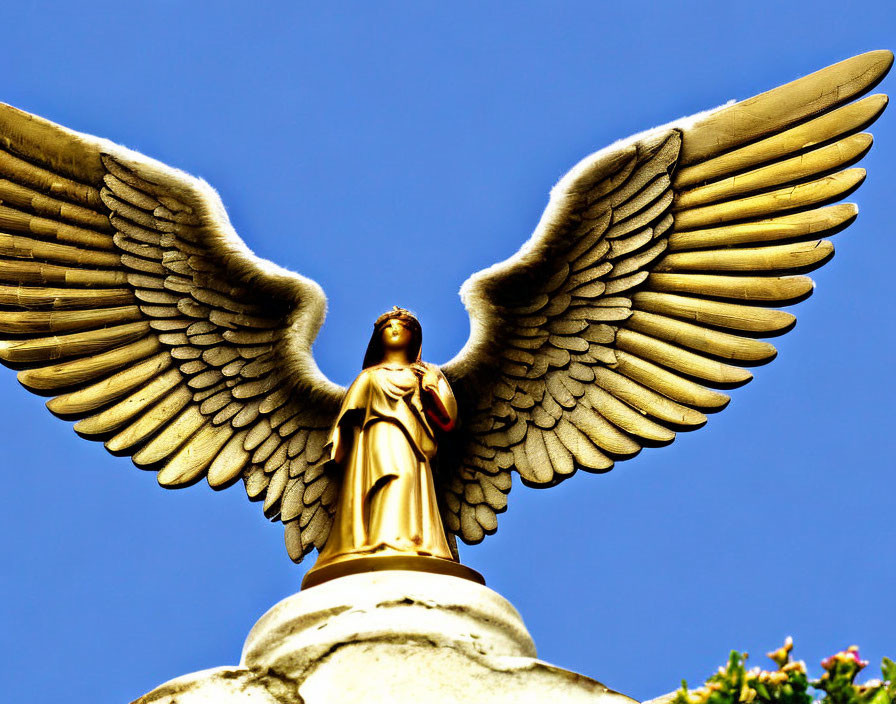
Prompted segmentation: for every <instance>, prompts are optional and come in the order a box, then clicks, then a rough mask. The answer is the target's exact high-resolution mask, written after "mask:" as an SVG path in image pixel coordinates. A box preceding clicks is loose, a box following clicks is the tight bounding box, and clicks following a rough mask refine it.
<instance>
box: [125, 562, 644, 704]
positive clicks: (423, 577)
mask: <svg viewBox="0 0 896 704" xmlns="http://www.w3.org/2000/svg"><path fill="white" fill-rule="evenodd" d="M598 701H600V702H601V703H602V704H631V703H632V702H633V701H634V700H632V699H630V698H629V697H626V696H623V695H621V694H618V693H616V692H613V691H611V690H609V689H607V688H606V687H604V686H603V685H602V684H600V683H599V682H596V681H595V680H592V679H589V678H588V677H584V676H583V675H579V674H576V673H574V672H569V671H568V670H563V669H561V668H559V667H555V666H553V665H549V664H548V663H546V662H542V661H540V660H538V659H536V653H535V644H534V643H533V642H532V638H531V637H530V636H529V633H528V631H526V627H525V626H524V625H523V621H522V619H521V618H520V616H519V614H518V613H517V612H516V609H514V608H513V606H512V605H511V604H510V603H509V602H508V601H507V600H506V599H504V598H503V597H502V596H501V595H500V594H497V593H496V592H494V591H492V590H491V589H488V588H487V587H484V586H482V585H479V584H476V583H474V582H471V581H468V580H465V579H460V578H458V577H451V576H445V575H437V574H427V573H422V572H409V571H403V570H391V571H384V572H371V573H366V574H356V575H351V576H348V577H341V578H339V579H335V580H332V581H330V582H326V583H325V584H322V585H320V586H317V587H313V588H311V589H306V590H304V591H302V592H299V593H298V594H294V595H293V596H291V597H288V598H286V599H284V600H283V601H281V602H280V603H279V604H277V605H276V606H274V607H273V608H272V609H271V610H270V611H268V612H267V613H266V614H265V615H264V616H262V617H261V619H260V620H259V621H258V623H256V624H255V626H254V627H253V628H252V630H251V631H250V633H249V637H248V638H247V639H246V643H245V645H244V646H243V655H242V659H241V662H240V665H239V666H238V667H219V668H214V669H211V670H203V671H201V672H196V673H194V674H191V675H186V676H184V677H179V678H177V679H175V680H171V681H170V682H167V683H165V684H163V685H162V686H160V687H158V688H157V689H154V690H153V691H152V692H150V693H149V694H146V695H144V696H143V697H141V698H140V699H138V700H137V701H136V702H135V703H134V704H200V703H201V704H324V703H327V704H335V703H339V704H342V703H344V702H345V703H350V702H364V703H365V704H372V703H374V702H383V703H386V702H388V703H389V704H403V703H405V702H414V703H415V704H416V703H419V702H439V703H441V702H458V703H460V702H463V703H464V704H471V703H472V702H489V703H490V704H491V703H498V702H501V703H504V702H507V703H508V704H509V703H510V702H514V704H523V703H527V702H533V703H534V702H538V704H544V703H545V702H557V703H559V702H564V703H565V702H598Z"/></svg>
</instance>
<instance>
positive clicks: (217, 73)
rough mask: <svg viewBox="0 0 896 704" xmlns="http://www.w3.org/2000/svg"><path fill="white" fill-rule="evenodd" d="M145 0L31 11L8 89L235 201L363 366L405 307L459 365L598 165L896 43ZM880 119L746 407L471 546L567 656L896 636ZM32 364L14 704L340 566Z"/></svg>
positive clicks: (824, 25)
mask: <svg viewBox="0 0 896 704" xmlns="http://www.w3.org/2000/svg"><path fill="white" fill-rule="evenodd" d="M136 5H137V4H136V3H133V4H131V3H120V2H114V3H113V2H107V1H105V0H103V1H95V2H91V3H89V4H83V3H58V4H51V3H46V4H37V3H23V2H19V3H9V4H7V5H6V6H5V7H4V10H3V17H4V33H3V41H2V42H0V66H2V67H3V70H2V72H0V100H2V101H4V102H8V103H11V104H13V105H16V106H18V107H21V108H23V109H25V110H29V111H32V112H36V113H39V114H41V115H44V116H46V117H48V118H50V119H52V120H55V121H57V122H60V123H62V124H65V125H68V126H70V127H73V128H75V129H78V130H81V131H85V132H90V133H93V134H98V135H102V136H105V137H108V138H111V139H113V140H116V141H118V142H121V143H123V144H126V145H127V146H129V147H132V148H135V149H138V150H140V151H142V152H144V153H146V154H149V155H151V156H154V157H156V158H158V159H161V160H163V161H165V162H167V163H169V164H172V165H174V166H178V167H180V168H182V169H185V170H187V171H190V172H193V173H195V174H198V175H201V176H203V177H204V178H206V179H207V180H208V181H209V182H210V183H212V185H214V186H215V187H217V188H218V189H219V190H220V192H221V195H222V197H223V200H224V202H225V204H226V205H227V206H228V208H229V211H230V215H231V218H232V220H233V222H234V225H235V227H236V229H237V231H238V232H239V233H240V234H241V235H242V237H243V238H244V239H245V240H246V241H247V242H248V243H249V245H250V246H251V247H252V248H253V249H255V250H256V251H257V252H258V253H259V254H261V255H262V256H265V257H268V258H270V259H273V260H275V261H276V262H278V263H279V264H282V265H284V266H287V267H290V268H293V269H295V270H297V271H299V272H301V273H303V274H305V275H307V276H310V277H313V278H314V279H316V280H317V281H318V282H320V283H321V284H322V286H323V287H324V289H325V290H326V291H327V294H328V296H329V297H330V315H329V318H328V320H327V323H326V325H325V326H324V329H323V332H322V335H321V337H320V339H319V343H318V345H317V346H316V354H317V359H318V360H319V362H320V365H321V367H322V368H323V370H324V371H325V372H326V373H327V374H329V375H330V376H331V378H333V379H334V380H336V381H339V382H341V383H346V382H348V381H350V380H351V378H352V377H353V375H354V374H355V373H356V371H357V370H358V367H359V364H360V360H361V355H362V352H363V348H364V344H365V342H366V339H367V335H368V332H369V327H370V324H371V322H372V320H373V319H374V317H375V316H376V315H377V314H378V313H379V312H381V311H382V310H384V309H386V308H388V307H390V306H391V305H393V304H400V305H403V306H407V307H410V308H413V309H415V310H416V311H418V312H419V314H420V317H421V319H422V321H423V325H424V331H425V337H424V354H425V356H426V358H427V359H429V360H432V361H435V362H443V361H446V360H447V359H448V358H450V357H451V356H453V355H454V353H455V352H456V351H457V350H458V349H459V348H460V346H461V345H462V344H463V341H464V339H465V336H466V334H467V331H468V327H467V318H466V313H465V312H464V310H463V308H462V306H461V304H460V301H459V299H458V297H457V293H456V292H457V289H458V288H459V286H460V284H461V283H462V282H463V280H464V279H465V278H466V277H467V276H468V275H469V274H470V273H472V272H474V271H476V270H479V269H481V268H484V267H486V266H488V265H490V264H492V263H493V262H495V261H498V260H499V259H503V258H505V257H506V256H508V255H509V254H511V253H512V252H513V251H515V250H516V249H517V248H518V247H519V245H520V244H521V243H522V242H523V241H524V240H525V239H526V238H527V237H528V236H529V234H530V232H531V230H532V228H533V227H534V225H535V223H536V222H537V220H538V217H539V215H540V213H541V210H542V209H543V207H544V205H545V203H546V199H547V193H548V190H549V189H550V187H551V185H552V184H553V183H554V182H555V181H556V180H557V179H558V178H559V177H560V176H562V175H563V173H564V172H565V171H566V170H567V169H568V168H569V167H570V166H572V165H573V164H574V163H575V162H576V161H578V160H579V159H580V158H581V157H583V156H584V155H586V154H587V153H589V152H591V151H593V150H596V149H598V148H600V147H603V146H604V145H606V144H609V143H610V142H612V141H614V140H616V139H618V138H621V137H625V136H627V135H630V134H633V133H635V132H638V131H641V130H643V129H645V128H648V127H651V126H653V125H655V124H659V123H663V122H667V121H669V120H671V119H674V118H676V117H679V116H682V115H686V114H691V113H694V112H697V111H699V110H703V109H706V108H709V107H712V106H715V105H718V104H720V103H722V102H724V101H726V100H728V99H730V98H746V97H749V96H750V95H753V94H755V93H757V92H760V91H762V90H765V89H768V88H771V87H773V86H775V85H778V84H780V83H783V82H786V81H788V80H791V79H793V78H795V77H797V76H799V75H802V74H805V73H808V72H810V71H812V70H815V69H818V68H821V67H823V66H825V65H827V64H830V63H833V62H835V61H838V60H840V59H843V58H846V57H848V56H851V55H853V54H856V53H860V52H862V51H866V50H869V49H876V48H890V49H893V48H896V8H894V6H893V3H892V0H883V1H880V2H862V3H859V4H852V5H850V4H848V3H845V2H842V1H840V2H824V1H820V0H799V1H795V2H789V3H764V2H753V3H725V2H702V3H662V4H659V3H656V4H654V3H644V2H625V3H621V2H614V3H598V2H593V1H591V2H579V3H573V2H563V3H549V2H541V3H531V2H519V3H467V2H456V3H441V4H437V3H430V2H426V3H412V2H404V3H395V2H381V3H376V4H373V3H360V2H359V3H329V4H326V5H329V6H331V7H332V6H335V7H336V8H337V9H301V8H308V7H310V3H293V2H276V3H254V4H251V5H250V3H224V2H217V3H199V2H194V3H180V2H177V3H175V2H154V3H151V4H150V3H146V4H144V7H143V8H142V9H138V8H137V7H136ZM374 5H375V6H376V9H373V8H374ZM449 6H450V8H451V9H448V8H449ZM250 7H253V9H251V10H250V9H249V8H250ZM894 86H896V83H894V79H893V78H892V77H891V78H890V79H889V80H888V81H887V82H885V83H884V84H883V86H882V88H881V90H884V91H886V90H887V89H888V88H889V89H890V90H891V91H894V92H896V88H894ZM873 132H874V134H875V137H876V145H875V147H874V149H873V150H872V152H871V154H870V156H869V157H868V158H866V159H865V161H864V163H863V165H864V166H865V167H866V168H867V169H868V170H869V178H868V181H867V182H866V184H865V185H864V186H863V187H862V188H861V189H860V190H859V192H858V193H857V194H856V195H855V196H854V199H855V200H856V201H857V202H858V203H859V204H860V206H861V210H862V212H861V214H860V216H859V219H858V221H857V223H856V224H855V225H854V226H853V227H851V228H850V229H849V230H848V231H846V232H844V233H842V234H840V235H838V236H837V237H836V238H835V244H836V245H837V250H838V254H837V257H835V259H834V260H833V261H832V262H831V263H830V264H828V265H827V266H826V267H825V268H824V269H822V270H820V271H818V272H816V274H815V275H814V277H815V279H816V281H817V283H818V288H817V290H816V293H815V295H814V296H813V298H811V299H810V300H809V301H807V302H805V303H802V304H800V305H799V306H797V307H796V309H795V312H796V313H797V314H798V316H799V323H798V325H797V328H796V330H794V332H793V333H791V334H790V335H788V336H786V337H784V338H779V340H778V343H779V349H780V355H779V357H778V359H777V360H776V361H775V362H773V363H772V364H771V365H770V366H768V367H765V368H762V369H759V370H757V373H756V380H755V381H754V382H753V383H751V384H750V385H748V386H747V387H745V388H743V389H740V390H738V391H736V392H735V393H734V401H733V402H732V404H731V406H730V407H729V409H728V410H727V411H725V412H724V413H722V414H720V415H718V416H715V417H713V418H711V420H710V422H709V424H708V425H707V427H706V428H704V429H703V430H700V431H698V432H696V433H692V434H690V435H686V436H682V437H681V438H680V439H679V440H678V441H677V442H676V443H675V444H674V445H673V446H671V447H668V448H664V449H660V450H649V451H645V452H644V453H643V454H642V455H641V456H639V457H637V458H636V459H634V460H632V461H629V462H626V463H624V464H621V465H620V466H619V467H618V468H617V469H616V470H615V471H613V472H611V473H610V474H608V475H604V476H590V475H580V476H576V477H575V478H573V479H572V480H571V481H569V482H568V483H566V484H564V485H562V486H561V487H559V488H556V489H552V490H550V491H542V492H537V491H534V490H530V489H526V488H523V487H522V486H521V485H515V488H514V490H513V492H512V494H511V497H510V507H509V511H508V512H507V513H506V514H505V515H504V516H502V517H501V519H500V524H499V531H498V534H497V535H496V536H494V537H491V538H489V539H487V540H486V541H485V542H484V543H483V544H482V545H480V546H478V547H474V548H467V549H464V550H463V553H462V557H463V560H464V561H465V562H467V563H469V564H470V565H472V566H473V567H475V568H476V569H478V570H480V571H481V572H482V573H483V574H484V575H485V576H486V578H487V580H488V582H489V584H490V586H491V587H493V588H494V589H496V590H497V591H499V592H500V593H502V594H503V595H504V596H506V597H507V598H509V599H510V600H511V601H512V602H513V603H514V604H515V605H516V607H517V608H518V609H519V610H520V611H521V613H522V615H523V617H524V619H525V620H526V623H527V624H528V626H529V628H530V630H531V632H532V634H533V636H534V637H535V640H536V643H537V645H538V647H539V653H540V655H541V657H542V658H544V659H545V660H548V661H551V662H553V663H556V664H558V665H561V666H564V667H568V668H570V669H574V670H578V671H580V672H583V673H585V674H588V675H590V676H592V677H595V678H597V679H599V680H601V681H603V682H604V683H606V684H607V685H609V686H611V687H613V688H616V689H618V690H620V691H622V692H625V693H627V694H630V695H632V696H634V697H636V698H639V699H646V698H649V697H651V696H655V695H659V694H662V693H664V692H667V691H669V690H671V689H673V688H675V687H676V686H677V685H678V683H679V681H680V679H681V678H682V677H686V678H688V679H689V680H691V681H692V682H697V681H698V680H700V679H702V678H703V677H704V676H705V675H707V674H709V673H710V672H711V671H712V670H713V669H714V668H715V666H716V665H718V664H720V663H721V662H722V661H723V660H724V659H725V657H726V654H727V651H728V650H729V649H730V648H739V649H743V650H748V651H749V652H750V653H752V654H753V660H754V661H756V662H761V661H762V659H763V658H762V656H761V654H762V653H763V652H765V651H766V650H769V649H772V648H774V647H776V646H777V645H778V644H780V642H781V641H782V639H783V638H784V637H785V636H786V635H788V634H792V635H793V636H794V637H795V639H796V643H797V654H798V655H799V656H802V657H805V658H806V659H807V660H809V662H810V665H811V666H812V667H813V668H816V669H817V663H818V660H819V659H820V658H821V657H822V656H823V655H825V654H828V653H830V652H833V651H834V650H836V649H839V648H841V647H844V646H847V645H849V644H851V643H854V642H855V643H859V644H860V645H862V646H863V648H864V654H865V655H867V656H870V658H871V659H872V661H874V662H875V664H876V662H879V661H880V658H881V656H882V655H889V656H891V657H892V656H894V655H896V636H894V631H893V624H894V623H896V599H894V598H893V595H894V593H896V521H894V520H893V515H894V514H893V504H894V496H896V476H894V464H896V463H894V459H893V458H894V454H896V442H894V432H893V419H894V397H896V385H894V382H893V373H892V362H893V354H892V349H893V344H894V340H896V334H894V333H896V330H894V315H893V312H892V308H891V306H892V303H891V302H892V301H893V298H894V296H893V287H892V281H893V278H894V277H893V274H892V272H893V267H894V265H896V235H894V230H893V217H892V210H891V209H892V207H893V202H894V199H893V189H894V186H896V166H894V164H896V113H894V112H892V111H891V113H890V114H885V115H884V116H883V118H882V119H881V120H880V121H879V122H878V124H877V125H876V126H875V127H874V129H873ZM0 372H2V373H0V399H2V402H0V470H2V476H3V478H4V489H3V492H2V495H0V535H2V536H3V538H2V543H0V544H2V546H3V553H2V568H0V604H2V606H0V634H2V635H3V638H2V641H0V671H2V672H3V675H2V681H3V684H2V685H0V691H2V690H5V692H4V693H3V694H2V695H0V698H2V699H3V700H4V701H10V702H12V701H27V702H30V703H31V704H43V703H44V702H57V701H60V700H61V699H64V700H65V701H66V702H67V703H71V704H80V703H81V702H85V703H86V702H96V701H102V702H126V701H130V700H131V699H133V698H135V697H137V696H138V695H140V694H142V693H144V692H146V691H148V690H149V689H151V688H153V687H155V686H156V685H158V684H160V683H161V682H163V681H164V680H167V679H169V678H172V677H175V676H179V675H181V674H185V673H187V672H191V671H194V670H198V669H202V668H206V667H212V666H216V665H223V664H233V663H236V662H237V660H238V658H239V652H240V648H241V645H242V642H243V638H244V637H245V635H246V633H247V632H248V629H249V628H250V626H251V625H252V623H254V621H255V620H256V619H257V618H258V617H259V616H260V615H261V614H262V613H263V612H264V611H265V610H266V609H267V608H268V607H270V606H271V605H273V604H274V603H275V602H277V601H278V600H279V599H281V598H283V597H285V596H287V595H289V594H291V593H292V592H294V591H295V590H296V589H297V588H298V585H299V582H300V579H301V576H302V573H303V570H304V569H305V568H306V567H307V566H308V565H307V563H306V564H305V565H302V566H301V567H299V568H297V567H295V566H293V565H292V563H290V562H289V560H288V559H287V557H286V553H285V550H284V548H283V542H282V531H281V529H280V527H279V525H270V524H268V523H267V522H266V521H265V520H264V518H263V517H262V514H261V510H260V507H259V506H258V505H256V504H250V503H249V502H248V501H247V500H246V498H245V493H244V492H243V490H242V488H241V486H239V485H237V486H236V487H234V488H231V489H229V490H228V491H226V492H223V493H221V494H216V493H213V492H212V491H211V490H209V489H208V487H207V486H205V485H204V484H200V485H197V486H195V487H193V488H191V489H188V490H185V491H181V492H167V491H164V490H162V489H160V488H159V487H158V486H157V484H156V482H155V479H154V477H153V475H151V474H146V473H142V472H140V471H138V470H136V469H134V468H133V466H132V465H131V464H130V462H129V461H127V460H124V459H116V458H113V457H111V456H108V455H107V454H106V453H105V451H104V450H103V449H102V447H101V446H99V445H95V444H90V443H87V442H85V441H83V440H80V439H79V438H77V436H76V435H75V434H74V433H73V432H72V431H71V430H70V429H69V428H68V427H67V425H66V424H65V423H63V422H60V421H58V420H56V419H54V418H52V417H51V416H50V414H49V413H48V412H47V411H46V410H45V409H44V408H43V403H42V400H41V399H38V398H37V397H33V396H30V395H29V394H27V393H25V392H24V391H23V390H22V389H21V388H19V387H18V385H17V384H16V382H15V379H14V375H13V374H12V373H11V372H8V371H6V370H0Z"/></svg>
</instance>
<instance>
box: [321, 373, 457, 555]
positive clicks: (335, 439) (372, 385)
mask: <svg viewBox="0 0 896 704" xmlns="http://www.w3.org/2000/svg"><path fill="white" fill-rule="evenodd" d="M429 368H430V369H433V370H436V371H437V368H436V367H432V366H430V367H429ZM437 375H438V384H436V385H432V386H430V387H428V388H427V389H425V390H422V389H421V383H420V379H419V378H418V377H417V375H416V374H415V373H414V372H413V370H412V369H411V368H410V367H408V366H405V365H401V364H379V365H376V366H373V367H369V368H367V369H364V370H363V371H362V372H361V374H360V375H359V376H358V378H357V379H356V380H355V382H354V383H353V384H352V385H351V387H350V388H349V390H348V392H347V393H346V396H345V399H344V401H343V403H342V408H341V409H340V411H339V415H338V416H337V419H336V422H335V424H334V426H333V430H332V431H331V434H330V438H329V442H328V448H327V449H328V451H329V460H330V461H331V462H337V463H338V464H340V465H341V466H342V468H343V475H342V485H341V488H340V492H339V500H338V503H337V508H336V515H335V517H334V521H333V527H332V529H331V531H330V537H329V539H328V540H327V544H326V545H325V547H324V549H323V550H322V551H321V553H320V555H319V557H318V561H317V566H320V565H323V564H326V563H329V562H336V561H339V560H341V559H350V558H352V557H361V556H366V555H372V554H403V555H408V554H414V555H430V556H433V557H440V558H445V559H449V560H453V559H454V558H453V557H452V555H451V551H450V549H449V547H448V542H447V540H446V539H445V531H444V528H443V527H442V519H441V517H440V515H439V508H438V503H437V500H436V492H435V486H434V482H433V476H432V469H431V466H430V461H431V460H432V458H433V457H434V456H435V454H436V450H437V446H436V437H435V431H434V427H433V425H434V424H433V419H432V418H431V414H434V415H435V416H436V417H439V418H440V419H441V420H440V421H439V422H440V424H445V423H448V424H449V425H450V424H453V422H454V420H455V417H453V413H454V409H455V404H454V397H453V395H452V392H451V388H450V386H449V385H448V382H447V381H446V380H445V378H444V376H442V374H441V372H438V371H437ZM428 408H429V409H430V412H429V413H428V412H427V409H428ZM449 409H450V410H449ZM446 413H447V416H446Z"/></svg>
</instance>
